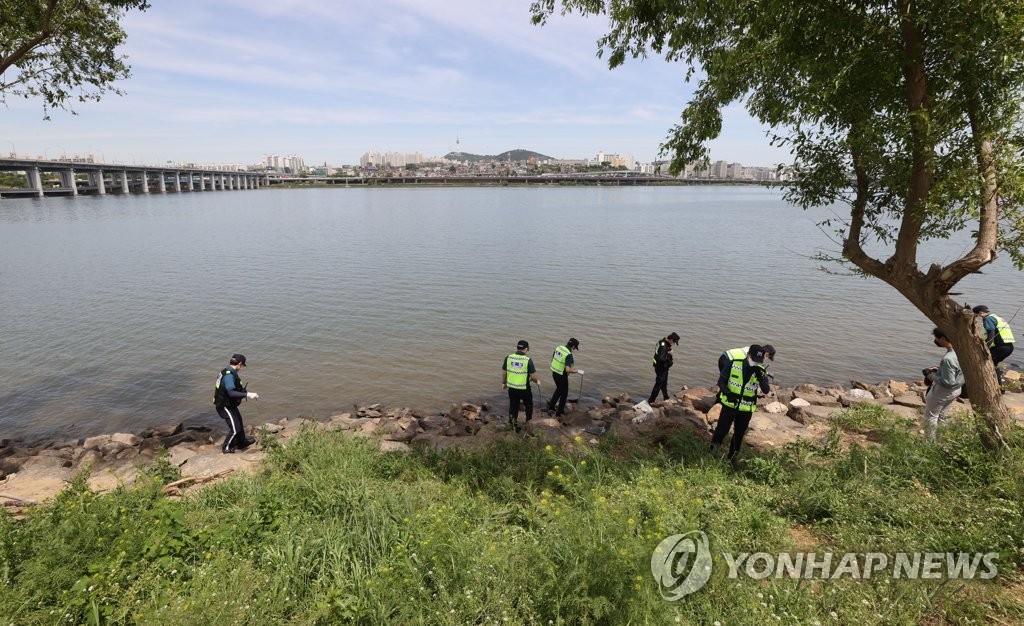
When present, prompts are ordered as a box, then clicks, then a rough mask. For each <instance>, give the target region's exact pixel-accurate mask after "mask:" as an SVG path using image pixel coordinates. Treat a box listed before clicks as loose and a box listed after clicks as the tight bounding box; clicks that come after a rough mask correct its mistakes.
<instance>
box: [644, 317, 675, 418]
mask: <svg viewBox="0 0 1024 626" xmlns="http://www.w3.org/2000/svg"><path fill="white" fill-rule="evenodd" d="M673 345H677V346H678V345H679V335H678V334H676V333H672V334H671V335H669V336H668V337H665V338H664V339H659V340H658V346H657V348H655V350H654V360H653V361H652V362H651V363H652V364H653V365H654V388H653V389H651V395H650V397H648V398H647V403H648V404H651V403H653V402H654V401H655V400H656V399H657V398H658V392H659V391H660V392H661V395H662V396H663V397H664V398H665V399H666V400H668V370H669V368H671V367H672V346H673Z"/></svg>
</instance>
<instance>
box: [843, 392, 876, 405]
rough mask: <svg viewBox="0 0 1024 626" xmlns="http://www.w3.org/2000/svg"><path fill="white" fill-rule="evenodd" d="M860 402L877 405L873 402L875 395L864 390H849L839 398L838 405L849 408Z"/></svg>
mask: <svg viewBox="0 0 1024 626" xmlns="http://www.w3.org/2000/svg"><path fill="white" fill-rule="evenodd" d="M862 402H870V403H871V404H878V402H877V401H876V400H875V395H874V394H873V393H871V392H870V391H868V390H866V389H850V390H849V391H847V392H846V393H844V394H843V395H841V396H839V404H841V405H842V406H846V407H849V406H853V405H855V404H860V403H862Z"/></svg>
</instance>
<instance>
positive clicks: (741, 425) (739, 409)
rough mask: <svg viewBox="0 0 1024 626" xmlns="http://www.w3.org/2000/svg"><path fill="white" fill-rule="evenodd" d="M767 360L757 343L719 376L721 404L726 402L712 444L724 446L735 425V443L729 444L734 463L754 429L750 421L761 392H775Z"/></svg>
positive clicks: (726, 367)
mask: <svg viewBox="0 0 1024 626" xmlns="http://www.w3.org/2000/svg"><path fill="white" fill-rule="evenodd" d="M764 357H765V349H764V346H760V345H757V344H754V345H752V346H750V349H749V350H748V351H747V354H746V356H741V357H739V358H736V359H733V360H731V361H729V363H727V364H726V365H725V367H723V368H722V369H721V371H720V372H719V375H718V388H719V389H720V391H719V393H718V401H719V402H721V403H722V412H721V414H719V416H718V425H717V426H715V433H714V435H713V436H712V437H711V444H712V445H713V446H715V447H717V446H719V445H721V444H722V442H723V441H725V436H726V435H727V434H729V428H730V427H733V426H734V425H735V428H734V430H733V434H732V442H731V443H730V444H729V459H730V460H732V461H733V462H734V463H735V457H736V454H737V453H738V452H739V451H740V446H741V445H743V436H744V435H746V434H747V427H748V426H750V418H751V417H752V416H753V414H754V409H755V408H757V392H758V390H760V391H761V392H762V393H768V392H769V391H771V387H770V386H769V384H768V375H767V374H766V373H765V364H764Z"/></svg>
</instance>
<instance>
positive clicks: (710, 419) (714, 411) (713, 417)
mask: <svg viewBox="0 0 1024 626" xmlns="http://www.w3.org/2000/svg"><path fill="white" fill-rule="evenodd" d="M721 414H722V405H721V404H716V405H715V406H713V407H711V410H709V411H708V412H707V414H706V415H705V416H704V419H705V420H706V421H707V423H708V425H711V424H714V423H716V422H717V421H718V418H719V416H720V415H721Z"/></svg>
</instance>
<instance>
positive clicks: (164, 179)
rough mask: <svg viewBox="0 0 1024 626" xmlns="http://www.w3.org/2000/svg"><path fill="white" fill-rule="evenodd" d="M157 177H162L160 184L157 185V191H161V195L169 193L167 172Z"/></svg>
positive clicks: (159, 173) (160, 173)
mask: <svg viewBox="0 0 1024 626" xmlns="http://www.w3.org/2000/svg"><path fill="white" fill-rule="evenodd" d="M157 175H158V176H159V177H160V184H159V185H157V189H159V190H160V193H167V172H164V171H160V172H158V173H157Z"/></svg>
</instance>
